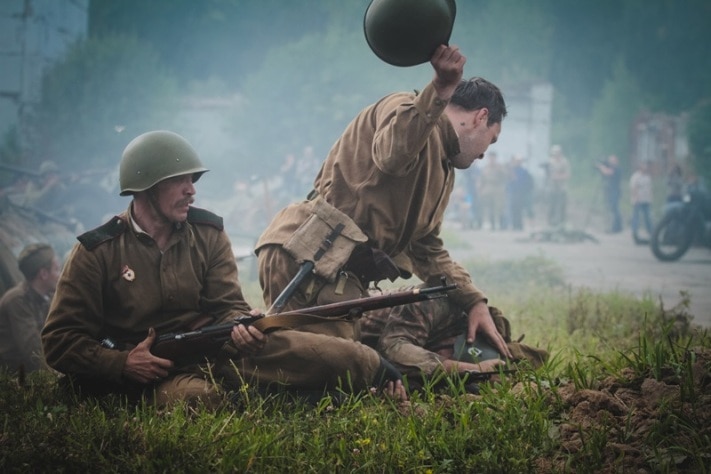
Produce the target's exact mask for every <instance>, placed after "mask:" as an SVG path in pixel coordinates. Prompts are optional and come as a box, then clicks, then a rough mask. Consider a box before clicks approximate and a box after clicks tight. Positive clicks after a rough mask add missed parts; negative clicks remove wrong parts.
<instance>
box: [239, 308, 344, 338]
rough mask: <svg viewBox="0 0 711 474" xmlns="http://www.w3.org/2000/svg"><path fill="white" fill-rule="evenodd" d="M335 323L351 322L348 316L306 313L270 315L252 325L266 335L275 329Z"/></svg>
mask: <svg viewBox="0 0 711 474" xmlns="http://www.w3.org/2000/svg"><path fill="white" fill-rule="evenodd" d="M335 321H351V318H350V317H349V316H340V317H326V316H316V315H313V314H306V313H291V314H272V315H271V316H265V317H263V318H261V319H258V320H256V321H254V322H253V323H252V326H254V327H256V328H257V329H259V330H260V331H262V332H264V333H266V332H270V331H275V330H277V329H294V328H296V327H299V326H303V325H305V324H318V323H327V322H335Z"/></svg>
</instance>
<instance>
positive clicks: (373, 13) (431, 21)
mask: <svg viewBox="0 0 711 474" xmlns="http://www.w3.org/2000/svg"><path fill="white" fill-rule="evenodd" d="M456 13H457V7H456V5H455V3H454V0H372V1H371V2H370V5H368V8H367V9H366V11H365V18H364V20H363V27H364V30H365V39H366V41H367V42H368V45H369V46H370V49H372V50H373V52H374V53H375V54H376V56H378V57H379V58H380V59H382V60H383V61H385V62H386V63H388V64H392V65H393V66H415V65H417V64H422V63H426V62H427V61H429V60H430V58H431V57H432V54H433V53H434V52H435V50H436V49H437V47H438V46H439V45H441V44H448V43H449V37H450V36H451V34H452V28H453V26H454V17H455V15H456Z"/></svg>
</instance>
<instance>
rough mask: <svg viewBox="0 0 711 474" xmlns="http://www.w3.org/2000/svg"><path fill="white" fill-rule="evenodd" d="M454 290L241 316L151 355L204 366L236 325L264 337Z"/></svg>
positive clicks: (172, 339) (162, 344)
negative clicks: (254, 328)
mask: <svg viewBox="0 0 711 474" xmlns="http://www.w3.org/2000/svg"><path fill="white" fill-rule="evenodd" d="M456 287H457V286H456V285H453V284H449V285H448V284H446V281H444V279H442V285H441V286H433V287H427V288H415V289H412V290H406V291H397V292H393V293H389V294H383V295H377V296H369V297H365V298H357V299H354V300H348V301H342V302H339V303H331V304H326V305H321V306H312V307H310V308H303V309H299V310H294V311H285V312H283V313H279V314H274V315H271V316H265V315H257V316H241V317H238V318H235V319H234V320H233V322H231V323H225V324H216V325H211V326H203V327H202V328H200V329H197V330H194V331H188V332H177V333H175V332H174V333H168V334H162V335H159V336H158V337H157V338H156V341H155V342H154V343H153V346H152V347H151V353H153V355H155V356H157V357H162V358H164V359H170V360H172V361H173V362H175V363H176V364H177V365H184V364H189V363H199V362H204V361H205V359H206V358H212V357H214V356H216V355H217V353H218V352H219V350H220V349H221V348H222V346H223V345H224V344H225V342H228V341H230V340H231V336H230V335H231V333H232V328H233V327H234V326H235V325H236V324H251V325H254V326H256V327H257V328H258V329H259V330H260V331H262V332H264V333H267V332H270V331H274V330H276V329H289V328H294V327H298V326H299V325H302V324H313V323H318V322H326V321H334V320H339V319H341V320H343V319H349V318H353V317H357V316H359V315H361V314H362V313H364V312H366V311H371V310H375V309H381V308H389V307H393V306H399V305H404V304H409V303H415V302H417V301H424V300H429V299H435V298H444V297H446V296H447V292H448V291H451V290H454V289H455V288H456Z"/></svg>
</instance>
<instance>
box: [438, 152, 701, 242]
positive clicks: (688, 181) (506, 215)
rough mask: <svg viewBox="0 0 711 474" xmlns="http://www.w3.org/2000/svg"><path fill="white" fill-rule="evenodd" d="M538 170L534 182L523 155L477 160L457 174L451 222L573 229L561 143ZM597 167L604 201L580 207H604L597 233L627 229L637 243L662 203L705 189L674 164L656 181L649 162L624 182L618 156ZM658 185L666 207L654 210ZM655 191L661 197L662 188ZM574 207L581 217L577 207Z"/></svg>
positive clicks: (479, 226) (505, 227) (642, 239)
mask: <svg viewBox="0 0 711 474" xmlns="http://www.w3.org/2000/svg"><path fill="white" fill-rule="evenodd" d="M542 168H543V170H544V173H543V176H542V178H541V179H534V176H533V175H532V173H531V172H530V171H529V169H528V168H527V167H526V159H525V158H524V157H522V156H521V155H513V156H511V158H510V159H509V160H508V161H502V160H501V159H500V158H499V156H498V155H497V153H496V152H495V151H491V152H489V153H487V155H486V156H485V157H484V159H483V160H482V161H481V162H477V163H476V164H475V165H474V166H472V168H471V169H469V170H468V172H467V173H465V174H462V175H460V177H459V179H460V181H459V182H458V183H457V186H456V189H455V192H454V193H453V194H452V203H451V205H450V210H449V213H448V220H449V222H450V223H455V224H456V225H457V226H459V227H461V228H464V229H481V230H513V231H521V230H526V229H533V228H540V227H543V226H547V227H549V228H556V227H558V226H566V225H571V224H572V223H571V222H570V216H569V212H571V211H572V209H569V205H570V199H571V198H570V196H569V189H568V188H569V181H570V177H571V166H570V163H569V161H568V159H567V158H566V157H565V155H564V154H563V152H562V148H561V147H560V146H559V145H553V146H552V147H551V152H550V157H549V159H548V161H546V162H545V163H543V165H542ZM595 168H596V169H597V171H598V172H599V175H600V177H601V179H602V186H601V189H602V193H601V194H602V199H601V200H600V202H597V201H598V200H597V199H596V200H595V202H593V203H590V202H586V203H584V205H583V206H582V208H584V209H582V211H583V213H584V214H585V215H587V217H589V216H590V213H591V212H590V210H591V207H599V206H603V207H604V212H603V214H604V219H605V222H604V224H603V225H602V227H600V228H599V230H600V231H604V232H605V233H608V234H618V233H621V232H623V231H624V229H625V227H627V228H629V230H630V233H631V235H632V237H633V240H634V241H635V242H637V243H640V244H646V243H647V242H648V239H649V237H650V236H651V235H652V232H653V228H654V223H655V218H654V216H655V211H656V213H657V214H658V216H657V218H659V217H661V215H662V214H663V213H664V212H665V208H666V205H667V204H669V203H672V202H678V201H681V200H682V198H683V195H684V194H685V193H686V192H687V190H689V189H691V188H701V189H705V186H704V184H703V180H701V179H700V178H699V177H698V176H697V175H695V174H693V173H690V172H689V173H685V172H684V171H683V168H682V166H681V165H679V164H677V163H674V164H672V165H671V166H670V168H669V171H668V173H666V174H663V173H662V175H661V176H659V177H654V176H652V173H651V169H650V168H651V166H650V163H649V162H646V161H641V162H639V163H637V164H636V166H633V170H632V171H631V173H630V175H629V178H626V179H625V178H624V177H623V170H622V167H621V163H620V160H619V158H618V157H617V155H614V154H611V155H609V156H608V157H607V158H606V159H605V160H601V161H599V162H597V163H595ZM661 185H664V186H665V187H666V194H665V197H664V206H662V207H660V208H659V209H655V208H654V206H655V199H654V197H655V195H656V194H657V193H655V188H656V187H657V186H661ZM657 191H658V192H659V193H660V192H661V189H660V190H657ZM625 193H627V194H628V195H629V199H630V211H629V215H628V217H627V218H625V217H623V212H622V210H621V205H622V204H623V202H622V198H623V196H624V195H625ZM597 197H598V194H597V193H596V198H597ZM577 208H578V209H576V211H577V212H578V213H580V211H581V206H577ZM587 220H588V219H586V222H585V225H586V226H587V224H588V222H587Z"/></svg>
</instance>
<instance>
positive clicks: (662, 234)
mask: <svg viewBox="0 0 711 474" xmlns="http://www.w3.org/2000/svg"><path fill="white" fill-rule="evenodd" d="M693 240H694V234H693V231H692V229H691V228H690V226H689V225H688V223H687V222H686V219H685V218H684V216H682V215H680V214H679V213H676V212H674V213H671V214H667V215H665V216H664V217H662V219H661V220H660V221H659V223H658V224H657V226H656V227H655V228H654V232H653V233H652V242H651V247H652V253H653V254H654V256H655V257H657V259H659V260H661V261H662V262H672V261H674V260H678V259H680V258H681V256H682V255H684V254H685V253H686V251H687V250H689V247H691V242H692V241H693Z"/></svg>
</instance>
